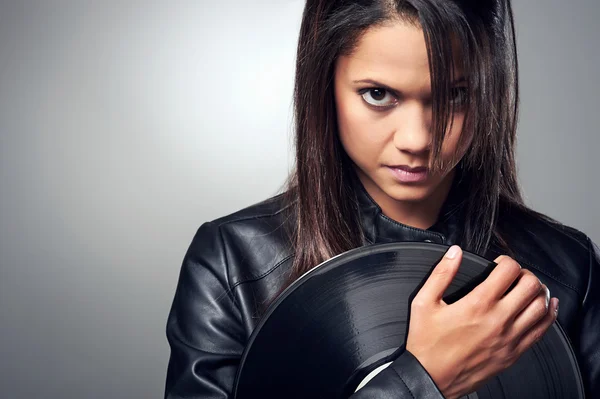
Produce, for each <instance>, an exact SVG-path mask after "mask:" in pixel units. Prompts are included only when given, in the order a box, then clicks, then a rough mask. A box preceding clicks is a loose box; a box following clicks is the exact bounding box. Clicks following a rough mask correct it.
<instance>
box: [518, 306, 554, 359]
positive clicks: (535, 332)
mask: <svg viewBox="0 0 600 399" xmlns="http://www.w3.org/2000/svg"><path fill="white" fill-rule="evenodd" d="M550 309H551V310H550V311H549V312H548V314H547V315H546V316H545V317H544V318H543V319H542V320H541V321H540V322H539V323H538V324H536V325H535V326H534V327H533V328H531V329H530V330H529V331H527V332H526V333H525V334H523V335H522V336H521V337H520V338H519V344H518V345H517V347H516V350H517V352H518V353H519V355H520V354H522V353H524V352H525V351H526V350H527V349H529V348H530V347H532V346H533V345H534V344H535V343H536V342H538V341H539V340H540V339H542V337H543V336H544V334H546V332H547V331H548V329H549V328H550V327H551V326H552V323H554V322H555V321H556V318H557V316H558V298H552V301H550Z"/></svg>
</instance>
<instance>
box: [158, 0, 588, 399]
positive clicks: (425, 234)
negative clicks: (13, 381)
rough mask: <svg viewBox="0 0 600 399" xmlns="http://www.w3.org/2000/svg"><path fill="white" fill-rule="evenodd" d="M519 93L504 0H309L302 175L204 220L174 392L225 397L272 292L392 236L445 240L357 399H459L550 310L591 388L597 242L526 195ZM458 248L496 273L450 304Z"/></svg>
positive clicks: (506, 361)
mask: <svg viewBox="0 0 600 399" xmlns="http://www.w3.org/2000/svg"><path fill="white" fill-rule="evenodd" d="M517 102H518V95H517V61H516V50H515V40H514V28H513V21H512V12H511V8H510V3H509V1H508V0H486V1H482V0H455V1H447V0H443V1H442V0H437V1H432V0H346V1H341V0H338V1H334V0H308V1H307V3H306V7H305V11H304V15H303V21H302V27H301V32H300V39H299V45H298V54H297V69H296V86H295V117H296V118H295V121H296V151H297V152H296V156H297V159H296V170H295V172H294V173H293V174H292V176H291V178H290V181H289V185H288V188H287V190H286V191H285V193H284V194H282V195H279V196H277V197H274V198H271V199H269V200H266V201H264V202H262V203H260V204H257V205H254V206H251V207H249V208H247V209H244V210H242V211H239V212H237V213H234V214H232V215H229V216H226V217H224V218H221V219H218V220H216V221H213V222H210V223H206V224H204V225H202V226H201V227H200V229H199V230H198V232H197V234H196V236H195V237H194V240H193V242H192V244H191V246H190V248H189V250H188V253H187V255H186V257H185V259H184V262H183V266H182V270H181V275H180V280H179V284H178V287H177V292H176V294H175V299H174V303H173V307H172V310H171V313H170V315H169V320H168V325H167V335H168V338H169V342H170V345H171V349H172V353H171V359H170V363H169V370H168V375H167V384H166V397H168V398H182V397H186V398H192V397H198V398H200V397H201V398H227V397H231V395H232V394H231V392H232V388H233V383H234V378H235V374H236V371H237V367H238V365H239V362H240V357H241V354H242V352H243V350H244V346H245V344H246V342H247V340H248V338H249V337H250V335H251V333H252V331H253V329H254V327H255V326H256V325H257V324H258V321H259V319H260V316H261V314H262V313H263V312H264V310H265V308H266V306H267V305H268V304H269V303H270V302H271V301H272V300H273V299H274V298H275V297H276V296H277V294H278V293H280V292H281V291H282V290H283V289H284V288H285V287H286V286H288V285H289V284H290V283H291V282H292V281H294V280H295V279H296V278H298V277H299V276H300V275H302V274H303V273H304V272H306V271H307V270H310V269H311V268H312V267H314V266H316V265H318V264H319V263H321V262H322V261H324V260H326V259H328V258H330V257H332V256H334V255H336V254H339V253H341V252H344V251H346V250H350V249H352V248H356V247H359V246H362V245H365V244H369V243H382V242H391V241H429V242H436V243H440V244H447V245H451V247H450V249H449V250H448V253H447V254H446V256H445V257H444V259H443V260H442V261H441V262H440V263H439V264H438V265H437V266H436V268H435V269H434V272H433V273H432V275H431V276H430V278H429V279H428V280H427V282H426V284H425V285H424V286H423V288H422V289H421V290H420V291H419V293H418V295H417V296H416V298H415V300H414V301H413V302H412V305H411V319H410V328H409V332H408V337H407V343H406V351H405V352H404V353H403V354H402V355H400V357H398V358H397V359H396V360H395V361H394V362H393V363H392V364H391V366H390V367H388V368H387V369H385V370H384V371H383V372H381V373H380V374H379V375H377V376H376V377H375V378H374V379H373V380H371V381H370V382H369V383H368V384H367V385H366V386H365V387H364V388H362V389H361V390H359V391H358V392H357V393H355V394H354V395H353V396H352V397H353V398H372V397H377V398H386V397H394V398H425V397H427V398H430V397H431V398H435V397H439V398H441V397H446V398H457V397H460V396H461V395H465V394H467V393H469V392H471V391H473V390H475V389H476V388H477V387H479V386H480V385H481V384H483V383H484V382H485V381H486V380H487V379H489V378H490V377H492V376H494V375H496V374H498V373H499V372H500V371H502V370H503V369H504V368H506V367H509V366H510V365H512V364H513V363H514V362H515V361H516V360H517V359H518V357H519V356H520V355H521V354H522V353H523V352H524V351H525V350H527V349H528V348H529V347H531V345H533V344H534V343H535V342H536V341H537V340H538V339H540V337H541V336H543V334H544V333H545V332H546V331H547V329H548V328H549V327H550V325H551V324H552V323H553V322H554V320H556V318H557V317H558V320H559V322H560V323H561V325H562V326H563V327H564V328H565V330H566V332H567V334H568V336H569V337H570V339H571V341H572V343H573V346H574V348H575V351H576V355H577V358H578V361H579V364H580V368H581V371H582V375H583V378H584V384H585V388H586V392H587V394H588V395H589V396H590V397H599V396H598V395H600V356H599V352H598V351H599V349H598V348H600V335H599V334H598V333H597V331H600V296H599V294H598V291H597V290H596V289H597V287H598V284H599V281H600V262H599V255H598V250H597V248H596V249H595V247H594V245H593V244H592V242H591V241H590V240H589V238H588V237H586V236H585V235H584V234H582V233H580V232H578V231H576V230H575V229H572V228H569V227H565V226H563V225H561V224H559V223H557V222H554V221H552V220H551V219H549V218H547V217H545V216H543V215H541V214H538V213H536V212H534V211H532V210H530V209H528V208H527V207H526V206H525V205H524V204H523V201H522V199H521V195H520V191H519V187H518V185H517V178H516V171H515V158H514V143H515V132H516V113H517ZM461 248H462V249H464V250H468V251H471V252H474V253H478V254H480V255H482V256H485V257H487V258H488V259H490V260H495V261H496V263H497V264H498V266H497V267H496V268H495V269H494V271H493V272H492V273H491V274H490V276H489V277H488V278H487V279H486V280H485V281H484V282H483V283H481V284H480V285H479V286H477V287H476V288H475V289H474V290H473V291H472V292H471V293H470V294H468V295H467V296H465V297H464V298H463V299H462V300H460V301H458V302H456V303H454V304H452V305H447V304H445V303H444V302H443V301H442V299H441V298H442V294H443V292H444V289H445V288H446V287H447V286H448V284H449V283H450V281H451V280H452V278H453V276H454V275H455V274H456V271H457V269H458V265H459V264H460V259H461V255H462V252H461ZM513 283H514V287H513V288H512V290H510V292H508V294H506V295H504V294H505V293H506V292H507V290H508V289H509V287H511V285H513ZM593 287H596V289H593ZM550 292H552V295H553V297H552V298H550V294H549V293H550ZM559 299H560V303H561V311H560V313H558V300H559ZM466 338H468V339H466Z"/></svg>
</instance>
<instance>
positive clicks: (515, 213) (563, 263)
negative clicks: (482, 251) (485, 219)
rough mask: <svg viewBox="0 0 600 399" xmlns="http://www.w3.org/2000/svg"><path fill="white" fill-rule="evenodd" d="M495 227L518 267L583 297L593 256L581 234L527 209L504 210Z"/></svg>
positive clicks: (592, 250)
mask: <svg viewBox="0 0 600 399" xmlns="http://www.w3.org/2000/svg"><path fill="white" fill-rule="evenodd" d="M498 226H499V228H500V231H501V233H502V235H503V238H504V239H505V240H506V243H507V245H508V247H509V248H510V249H511V251H513V252H514V254H513V255H514V256H515V257H516V258H517V259H516V260H517V261H519V263H521V264H522V265H523V266H524V267H528V268H533V269H535V270H537V271H538V272H541V273H543V274H545V275H546V276H548V277H550V278H552V279H554V280H556V281H557V282H559V283H561V284H562V285H564V286H567V287H569V288H571V289H573V290H575V291H576V292H577V294H579V295H584V293H585V291H586V289H587V282H588V278H589V273H590V267H591V259H592V257H593V255H594V248H593V243H592V242H591V240H590V239H589V237H588V236H587V235H586V234H585V233H583V232H581V231H579V230H577V229H575V228H573V227H570V226H567V225H565V224H562V223H560V222H558V221H556V220H554V219H552V218H550V217H548V216H546V215H544V214H541V213H538V212H536V211H533V210H531V209H527V208H514V207H513V208H511V209H504V210H503V211H501V212H500V213H499V217H498Z"/></svg>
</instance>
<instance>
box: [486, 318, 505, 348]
mask: <svg viewBox="0 0 600 399" xmlns="http://www.w3.org/2000/svg"><path fill="white" fill-rule="evenodd" d="M487 328H488V331H489V333H490V335H491V336H493V337H498V338H501V337H502V336H503V335H504V331H505V327H504V323H503V322H502V321H501V320H500V319H498V318H495V317H491V318H489V319H488V322H487ZM503 346H504V345H503Z"/></svg>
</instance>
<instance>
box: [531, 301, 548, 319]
mask: <svg viewBox="0 0 600 399" xmlns="http://www.w3.org/2000/svg"><path fill="white" fill-rule="evenodd" d="M531 306H532V308H533V309H532V311H533V314H534V315H535V316H536V317H538V318H542V317H544V316H545V315H546V313H548V307H547V306H546V298H538V299H536V300H535V302H533V304H532V305H531Z"/></svg>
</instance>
